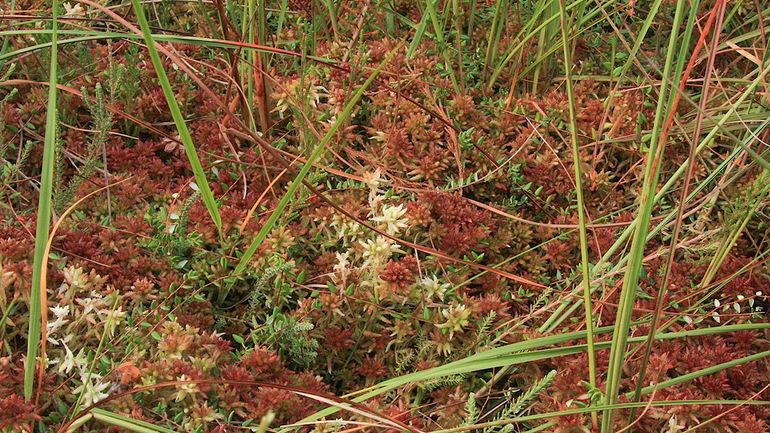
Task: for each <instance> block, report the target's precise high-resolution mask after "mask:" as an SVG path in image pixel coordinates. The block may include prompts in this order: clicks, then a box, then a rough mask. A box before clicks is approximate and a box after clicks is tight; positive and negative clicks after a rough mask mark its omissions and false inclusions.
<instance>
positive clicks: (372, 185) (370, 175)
mask: <svg viewBox="0 0 770 433" xmlns="http://www.w3.org/2000/svg"><path fill="white" fill-rule="evenodd" d="M362 177H363V178H364V183H365V184H366V186H368V187H369V189H370V190H375V191H376V190H378V189H379V188H380V186H382V185H383V184H384V183H385V182H384V181H383V180H382V170H380V169H379V168H378V169H376V170H374V172H370V171H367V172H366V173H364V175H363V176H362Z"/></svg>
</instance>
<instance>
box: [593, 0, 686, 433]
mask: <svg viewBox="0 0 770 433" xmlns="http://www.w3.org/2000/svg"><path fill="white" fill-rule="evenodd" d="M683 11H684V2H678V3H677V7H676V13H675V16H674V23H673V26H672V29H673V30H672V32H671V35H670V37H669V43H668V50H667V52H666V53H667V54H666V62H665V66H664V67H663V81H662V82H661V88H660V95H659V99H658V108H657V110H656V112H655V121H654V123H653V127H652V138H651V141H650V149H649V151H648V154H647V155H648V156H647V158H648V159H647V166H646V168H645V173H644V183H643V185H642V191H641V194H640V201H639V211H638V212H639V213H638V214H637V217H636V230H635V233H634V237H633V239H632V241H631V250H630V252H629V259H628V267H627V269H626V273H625V275H624V278H623V286H622V289H621V292H620V301H619V302H618V311H617V316H616V318H615V330H614V332H613V336H612V348H611V349H610V360H609V365H608V366H607V387H606V389H605V394H604V400H605V404H607V405H612V404H614V403H617V400H618V389H619V388H620V379H621V376H622V374H623V362H624V360H625V355H626V343H627V342H628V330H629V328H630V327H631V316H632V314H633V308H634V302H635V301H636V291H637V285H638V284H639V277H640V275H641V270H642V265H643V261H644V247H645V246H646V244H647V234H648V231H649V225H650V217H651V215H652V205H653V203H654V201H655V192H656V191H657V186H658V177H659V174H660V170H659V167H660V160H661V159H662V157H663V155H662V153H663V149H664V148H665V142H664V140H659V138H660V136H661V131H662V130H663V128H664V126H663V122H664V111H665V108H666V107H669V105H670V102H671V100H670V96H669V94H668V77H670V76H671V72H672V67H673V63H674V53H675V52H676V50H675V48H676V45H677V41H678V37H679V26H680V23H681V21H682V15H683ZM680 61H681V59H680ZM613 415H614V413H613V411H612V409H607V410H605V411H604V415H603V417H602V426H601V432H602V433H609V432H610V431H612V429H613V428H614V426H613V418H614V417H613Z"/></svg>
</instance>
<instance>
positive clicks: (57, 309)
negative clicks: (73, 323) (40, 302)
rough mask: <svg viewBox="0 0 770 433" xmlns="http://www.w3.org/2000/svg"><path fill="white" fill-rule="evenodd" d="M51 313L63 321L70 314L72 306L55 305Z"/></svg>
mask: <svg viewBox="0 0 770 433" xmlns="http://www.w3.org/2000/svg"><path fill="white" fill-rule="evenodd" d="M51 312H52V313H53V315H54V316H56V319H63V318H65V317H67V315H68V314H69V313H70V306H69V305H54V306H53V307H51Z"/></svg>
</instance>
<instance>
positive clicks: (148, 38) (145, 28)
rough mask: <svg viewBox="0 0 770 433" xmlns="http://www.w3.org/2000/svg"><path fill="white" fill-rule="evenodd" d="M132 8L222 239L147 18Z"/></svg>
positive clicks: (138, 5)
mask: <svg viewBox="0 0 770 433" xmlns="http://www.w3.org/2000/svg"><path fill="white" fill-rule="evenodd" d="M131 2H132V4H133V6H134V12H135V13H136V19H137V21H138V22H139V27H140V28H141V29H142V35H143V36H144V41H145V43H146V44H147V51H148V52H149V53H150V59H151V60H152V64H153V66H154V67H155V72H156V73H157V74H158V81H159V82H160V86H161V88H162V89H163V95H164V96H165V97H166V103H168V108H169V110H170V111H171V116H172V117H173V118H174V124H176V129H177V131H178V132H179V139H180V140H181V141H182V145H184V151H185V153H186V154H187V159H188V160H189V161H190V166H191V167H192V171H193V174H194V176H195V182H197V184H198V188H199V189H200V192H201V197H202V198H203V203H204V204H205V205H206V209H208V211H209V214H210V215H211V220H212V221H214V225H216V227H217V231H218V232H219V235H220V238H221V237H222V218H221V217H220V215H219V207H218V206H217V201H216V199H215V198H214V194H213V193H212V192H211V188H210V187H209V182H208V181H207V180H206V175H205V173H204V172H203V166H202V165H201V161H200V159H199V158H198V153H197V152H196V151H195V145H194V144H193V140H192V136H191V135H190V131H189V130H188V129H187V123H185V120H184V116H182V112H181V111H180V109H179V104H178V103H177V102H176V96H175V95H174V90H173V89H172V87H171V83H170V82H169V80H168V76H167V75H166V71H165V70H164V69H163V63H161V60H160V56H159V55H158V49H157V48H156V47H155V40H154V39H153V36H152V33H151V31H150V25H149V23H148V22H147V17H145V15H144V10H143V9H142V5H141V3H140V2H139V0H131Z"/></svg>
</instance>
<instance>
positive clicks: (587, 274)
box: [558, 0, 598, 425]
mask: <svg viewBox="0 0 770 433" xmlns="http://www.w3.org/2000/svg"><path fill="white" fill-rule="evenodd" d="M558 2H559V14H560V15H561V26H560V28H561V38H562V47H563V53H564V77H565V83H566V87H567V100H568V105H569V131H570V138H571V144H572V164H573V166H574V169H575V192H576V194H577V214H578V225H579V226H580V227H579V229H578V234H579V237H580V268H581V272H582V275H581V276H582V279H583V281H582V286H583V302H584V303H585V308H584V309H585V322H586V338H587V342H588V382H589V384H590V386H591V388H592V389H594V388H596V353H595V351H594V331H593V329H594V319H593V314H592V310H591V308H592V307H591V271H590V268H589V263H588V236H587V235H586V216H585V210H584V201H583V182H582V178H581V176H582V174H581V172H580V164H581V162H582V161H581V159H580V148H579V144H578V129H577V114H576V110H575V93H574V89H573V88H572V48H571V45H570V43H569V40H570V39H569V36H568V34H567V24H568V21H569V18H568V17H567V11H566V9H565V8H564V1H563V0H558ZM591 419H592V421H593V423H594V425H596V424H597V423H598V417H597V415H596V412H592V413H591Z"/></svg>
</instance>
